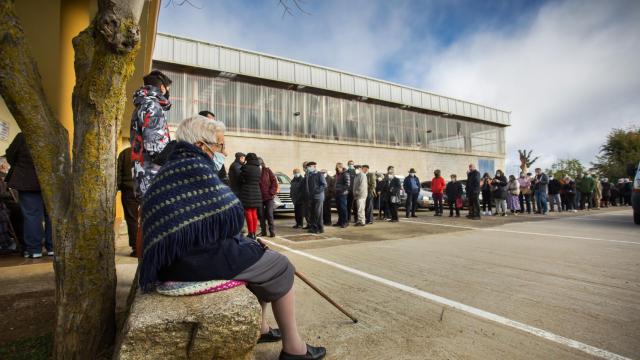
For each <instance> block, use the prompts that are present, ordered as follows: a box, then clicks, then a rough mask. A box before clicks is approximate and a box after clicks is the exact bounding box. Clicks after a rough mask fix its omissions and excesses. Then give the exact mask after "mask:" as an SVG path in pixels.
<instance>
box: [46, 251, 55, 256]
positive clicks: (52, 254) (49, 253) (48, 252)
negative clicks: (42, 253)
mask: <svg viewBox="0 0 640 360" xmlns="http://www.w3.org/2000/svg"><path fill="white" fill-rule="evenodd" d="M55 254H56V253H55V252H53V251H47V256H54V255H55Z"/></svg>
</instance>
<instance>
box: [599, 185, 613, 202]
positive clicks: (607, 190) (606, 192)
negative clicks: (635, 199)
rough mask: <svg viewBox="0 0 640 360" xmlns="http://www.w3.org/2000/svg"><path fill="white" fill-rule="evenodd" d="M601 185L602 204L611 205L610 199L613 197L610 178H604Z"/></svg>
mask: <svg viewBox="0 0 640 360" xmlns="http://www.w3.org/2000/svg"><path fill="white" fill-rule="evenodd" d="M600 186H602V206H604V207H609V199H611V183H610V182H609V179H607V178H603V179H602V181H601V182H600Z"/></svg>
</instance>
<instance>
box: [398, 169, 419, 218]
mask: <svg viewBox="0 0 640 360" xmlns="http://www.w3.org/2000/svg"><path fill="white" fill-rule="evenodd" d="M402 186H403V187H404V191H405V193H406V194H407V200H406V201H405V204H404V205H405V206H404V208H405V217H406V218H408V217H409V215H411V217H418V216H417V215H416V208H417V207H418V195H420V179H418V177H417V176H416V170H415V169H413V168H412V169H409V175H408V176H407V177H405V178H404V182H403V184H402Z"/></svg>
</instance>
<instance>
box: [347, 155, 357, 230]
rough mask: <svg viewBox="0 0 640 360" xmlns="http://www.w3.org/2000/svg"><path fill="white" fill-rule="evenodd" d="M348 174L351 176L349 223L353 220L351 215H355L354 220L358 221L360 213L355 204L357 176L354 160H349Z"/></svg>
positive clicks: (348, 207)
mask: <svg viewBox="0 0 640 360" xmlns="http://www.w3.org/2000/svg"><path fill="white" fill-rule="evenodd" d="M347 175H348V176H349V195H347V223H349V222H351V215H353V221H354V222H356V221H357V219H358V215H357V214H356V207H355V206H354V205H353V184H354V183H355V181H354V180H355V178H356V167H355V163H354V162H353V160H349V161H348V162H347Z"/></svg>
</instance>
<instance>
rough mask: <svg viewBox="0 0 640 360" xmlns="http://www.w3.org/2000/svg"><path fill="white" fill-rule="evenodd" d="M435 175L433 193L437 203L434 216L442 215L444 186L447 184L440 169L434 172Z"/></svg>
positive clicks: (434, 200) (432, 185)
mask: <svg viewBox="0 0 640 360" xmlns="http://www.w3.org/2000/svg"><path fill="white" fill-rule="evenodd" d="M433 174H434V175H435V176H434V177H433V179H431V193H432V194H433V202H434V204H435V211H436V213H435V215H434V216H442V210H443V208H442V198H443V197H444V195H443V193H444V188H445V185H446V181H445V180H444V178H443V177H442V176H440V170H436V171H434V172H433Z"/></svg>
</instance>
